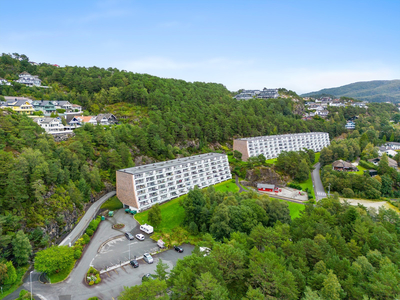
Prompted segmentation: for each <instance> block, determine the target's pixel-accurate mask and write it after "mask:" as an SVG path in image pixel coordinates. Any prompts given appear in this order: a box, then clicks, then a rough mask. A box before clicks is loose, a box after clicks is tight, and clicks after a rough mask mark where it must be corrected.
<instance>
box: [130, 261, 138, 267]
mask: <svg viewBox="0 0 400 300" xmlns="http://www.w3.org/2000/svg"><path fill="white" fill-rule="evenodd" d="M130 264H131V265H132V267H134V268H137V267H139V263H138V261H137V260H136V259H133V260H131V261H130Z"/></svg>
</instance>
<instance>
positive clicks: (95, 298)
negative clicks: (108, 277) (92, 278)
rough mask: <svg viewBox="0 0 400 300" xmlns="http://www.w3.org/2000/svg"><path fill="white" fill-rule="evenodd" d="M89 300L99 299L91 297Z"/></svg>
mask: <svg viewBox="0 0 400 300" xmlns="http://www.w3.org/2000/svg"><path fill="white" fill-rule="evenodd" d="M88 300H99V298H97V297H91V298H89V299H88Z"/></svg>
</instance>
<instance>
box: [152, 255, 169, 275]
mask: <svg viewBox="0 0 400 300" xmlns="http://www.w3.org/2000/svg"><path fill="white" fill-rule="evenodd" d="M167 269H169V267H168V265H167V264H165V263H163V261H162V259H161V258H160V259H159V261H158V263H157V266H156V272H155V275H156V276H157V278H158V279H160V280H165V279H166V278H167V274H168V272H167Z"/></svg>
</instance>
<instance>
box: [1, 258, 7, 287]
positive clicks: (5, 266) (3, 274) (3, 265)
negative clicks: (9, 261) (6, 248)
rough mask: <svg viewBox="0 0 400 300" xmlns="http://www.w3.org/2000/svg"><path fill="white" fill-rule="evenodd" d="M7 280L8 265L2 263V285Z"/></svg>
mask: <svg viewBox="0 0 400 300" xmlns="http://www.w3.org/2000/svg"><path fill="white" fill-rule="evenodd" d="M7 278H8V275H7V265H6V264H4V263H2V262H0V284H3V282H4V280H6V279H7Z"/></svg>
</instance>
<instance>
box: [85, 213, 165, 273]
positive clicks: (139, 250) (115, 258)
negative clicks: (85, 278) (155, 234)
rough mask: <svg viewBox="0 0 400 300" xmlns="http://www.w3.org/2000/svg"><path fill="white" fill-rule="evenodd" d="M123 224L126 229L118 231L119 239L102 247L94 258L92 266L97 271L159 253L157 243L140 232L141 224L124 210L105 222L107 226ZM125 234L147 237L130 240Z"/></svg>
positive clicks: (110, 241) (111, 240)
mask: <svg viewBox="0 0 400 300" xmlns="http://www.w3.org/2000/svg"><path fill="white" fill-rule="evenodd" d="M118 223H122V224H125V227H124V228H122V229H120V230H118V231H119V232H118V231H116V235H118V236H119V237H118V236H117V238H114V239H110V240H109V241H108V242H106V243H105V244H103V245H101V247H100V248H99V249H98V253H97V254H96V256H95V257H94V258H93V260H92V262H91V265H92V266H93V267H95V268H96V269H97V270H104V269H106V268H110V267H112V266H115V265H120V264H121V262H126V261H128V260H130V259H134V258H135V257H140V256H142V255H143V254H144V253H146V252H147V253H150V252H154V251H157V250H158V249H159V248H158V246H157V243H156V242H155V241H153V240H152V239H151V238H150V235H148V234H146V233H144V232H142V231H140V229H139V224H138V223H137V222H136V220H135V219H133V217H132V215H130V214H126V213H125V211H124V210H122V209H120V210H118V211H116V212H115V214H114V216H113V217H112V218H107V220H106V221H105V222H104V225H106V226H110V227H111V226H112V225H113V224H118ZM125 232H130V233H131V234H132V235H133V236H135V235H136V234H138V233H141V234H143V235H144V236H145V240H144V241H139V240H138V239H136V237H135V239H134V240H128V239H127V238H126V237H125V236H124V233H125Z"/></svg>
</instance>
